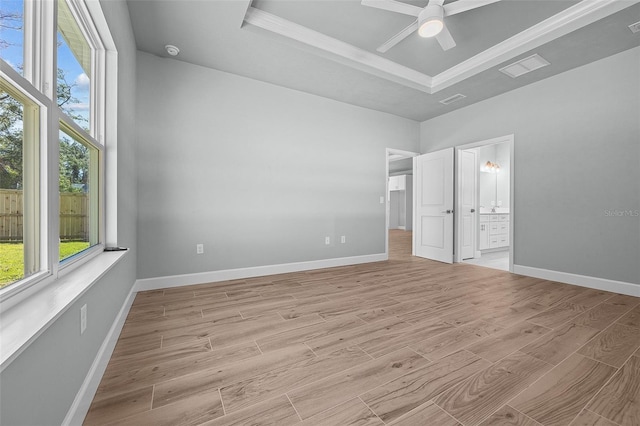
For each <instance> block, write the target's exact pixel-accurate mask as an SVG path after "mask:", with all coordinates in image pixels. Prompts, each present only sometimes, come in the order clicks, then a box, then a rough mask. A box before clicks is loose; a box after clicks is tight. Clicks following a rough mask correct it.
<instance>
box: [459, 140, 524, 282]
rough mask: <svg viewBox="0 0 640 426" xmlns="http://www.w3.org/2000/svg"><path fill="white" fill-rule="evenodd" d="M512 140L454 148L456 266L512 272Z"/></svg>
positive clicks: (491, 141)
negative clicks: (465, 265) (459, 264)
mask: <svg viewBox="0 0 640 426" xmlns="http://www.w3.org/2000/svg"><path fill="white" fill-rule="evenodd" d="M513 142H514V137H513V135H508V136H504V137H499V138H494V139H488V140H484V141H478V142H474V143H470V144H466V145H462V146H458V147H456V149H455V156H456V186H455V189H456V200H455V207H454V209H455V211H456V220H455V225H454V226H455V229H454V235H455V248H454V253H455V254H454V258H455V261H456V262H465V263H470V264H475V265H479V266H484V267H488V268H494V269H501V270H505V271H509V272H513V255H514V254H513V253H514V248H513V246H514V244H513V241H514V232H513V229H514V227H513V223H514V216H515V211H514V172H513V171H514V161H513V159H514V143H513Z"/></svg>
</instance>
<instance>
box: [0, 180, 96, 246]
mask: <svg viewBox="0 0 640 426" xmlns="http://www.w3.org/2000/svg"><path fill="white" fill-rule="evenodd" d="M22 206H23V203H22V190H20V189H0V241H13V242H20V241H22V226H23V219H22ZM60 239H61V240H63V241H72V240H75V241H88V239H89V197H88V194H84V193H75V192H74V193H69V192H64V193H62V194H60Z"/></svg>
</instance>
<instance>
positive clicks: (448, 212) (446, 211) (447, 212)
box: [442, 210, 453, 214]
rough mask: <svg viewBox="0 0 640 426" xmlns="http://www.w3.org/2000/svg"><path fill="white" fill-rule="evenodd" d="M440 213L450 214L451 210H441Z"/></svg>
mask: <svg viewBox="0 0 640 426" xmlns="http://www.w3.org/2000/svg"><path fill="white" fill-rule="evenodd" d="M442 213H446V214H451V213H453V210H443V211H442Z"/></svg>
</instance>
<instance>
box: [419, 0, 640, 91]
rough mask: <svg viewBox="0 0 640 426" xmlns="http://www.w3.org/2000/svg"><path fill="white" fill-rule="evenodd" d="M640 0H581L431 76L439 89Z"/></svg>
mask: <svg viewBox="0 0 640 426" xmlns="http://www.w3.org/2000/svg"><path fill="white" fill-rule="evenodd" d="M639 1H640V0H622V1H621V0H583V1H581V2H580V3H577V4H575V5H573V6H571V7H569V8H567V9H565V10H563V11H562V12H560V13H558V14H556V15H554V16H552V17H550V18H548V19H545V20H544V21H542V22H540V23H538V24H536V25H534V26H532V27H530V28H528V29H526V30H524V31H522V32H520V33H518V34H516V35H515V36H513V37H511V38H509V39H507V40H505V41H503V42H501V43H498V44H496V45H495V46H492V47H490V48H489V49H487V50H485V51H483V52H481V53H479V54H477V55H476V56H474V57H472V58H470V59H468V60H466V61H464V62H461V63H459V64H458V65H454V66H453V67H451V68H449V69H448V70H446V71H443V72H442V73H440V74H438V75H436V76H434V77H433V78H432V86H431V93H436V92H439V91H440V90H443V89H446V88H447V87H449V86H452V85H454V84H456V83H459V82H461V81H463V80H466V79H467V78H469V77H472V76H474V75H476V74H479V73H481V72H483V71H486V70H487V69H489V68H492V67H494V66H496V65H499V64H501V63H502V62H504V61H508V60H509V59H513V58H515V57H516V56H518V55H521V54H523V53H525V52H528V51H529V50H531V49H535V48H536V47H540V46H542V45H543V44H545V43H548V42H550V41H552V40H555V39H557V38H559V37H562V36H564V35H567V34H569V33H570V32H572V31H575V30H577V29H579V28H582V27H585V26H587V25H589V24H592V23H594V22H596V21H598V20H600V19H602V18H605V17H607V16H609V15H612V14H614V13H616V12H619V11H620V10H622V9H625V8H627V7H629V6H631V5H633V4H635V3H638V2H639Z"/></svg>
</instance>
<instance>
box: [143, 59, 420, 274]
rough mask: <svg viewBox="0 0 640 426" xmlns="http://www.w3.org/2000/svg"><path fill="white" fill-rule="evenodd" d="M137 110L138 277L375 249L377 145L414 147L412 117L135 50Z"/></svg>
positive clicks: (380, 220)
mask: <svg viewBox="0 0 640 426" xmlns="http://www.w3.org/2000/svg"><path fill="white" fill-rule="evenodd" d="M137 118H138V120H137V131H138V141H139V144H140V145H139V149H140V155H139V161H138V170H139V175H138V193H139V196H140V197H139V216H138V217H139V221H138V231H139V232H138V246H139V249H140V253H139V256H138V277H139V278H148V277H158V276H169V275H178V274H186V273H196V272H207V271H216V270H225V269H233V268H243V267H251V266H261V265H276V264H283V263H291V262H300V261H311V260H320V259H329V258H339V257H347V256H357V255H368V254H378V253H384V250H385V208H384V205H383V204H380V202H379V198H380V197H384V196H385V178H386V177H385V167H386V165H385V162H386V157H385V155H386V154H385V148H387V147H390V148H397V149H403V150H409V151H415V150H416V149H417V148H418V145H419V123H418V122H415V121H412V120H407V119H404V118H399V117H396V116H393V115H389V114H385V113H380V112H376V111H372V110H367V109H364V108H360V107H355V106H351V105H347V104H344V103H340V102H336V101H333V100H329V99H325V98H321V97H318V96H315V95H309V94H306V93H302V92H298V91H295V90H290V89H284V88H281V87H277V86H274V85H271V84H267V83H262V82H259V81H256V80H251V79H248V78H244V77H239V76H236V75H233V74H228V73H224V72H220V71H216V70H212V69H207V68H203V67H199V66H195V65H190V64H187V63H183V62H180V61H176V60H173V59H168V58H159V57H156V56H152V55H150V54H146V53H141V52H139V53H138V113H137ZM341 235H345V236H346V240H347V243H346V244H340V243H337V244H336V242H337V241H339V238H340V236H341ZM325 236H330V237H331V245H329V246H326V245H325V243H324V237H325ZM197 243H203V244H204V248H205V249H204V254H203V255H196V244H197Z"/></svg>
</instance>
